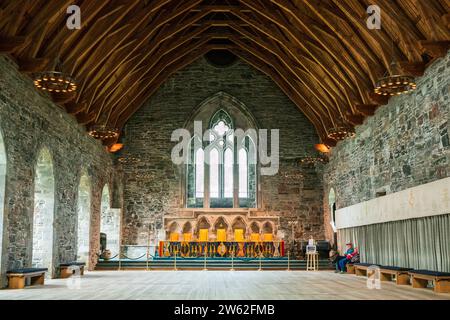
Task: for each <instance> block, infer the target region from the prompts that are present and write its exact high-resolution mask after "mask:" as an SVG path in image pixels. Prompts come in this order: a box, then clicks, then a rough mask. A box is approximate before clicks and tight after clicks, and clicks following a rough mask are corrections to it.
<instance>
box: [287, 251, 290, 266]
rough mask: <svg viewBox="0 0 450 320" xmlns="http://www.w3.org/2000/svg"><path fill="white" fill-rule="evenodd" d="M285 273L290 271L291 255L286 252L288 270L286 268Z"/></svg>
mask: <svg viewBox="0 0 450 320" xmlns="http://www.w3.org/2000/svg"><path fill="white" fill-rule="evenodd" d="M287 271H291V254H290V252H289V251H288V268H287Z"/></svg>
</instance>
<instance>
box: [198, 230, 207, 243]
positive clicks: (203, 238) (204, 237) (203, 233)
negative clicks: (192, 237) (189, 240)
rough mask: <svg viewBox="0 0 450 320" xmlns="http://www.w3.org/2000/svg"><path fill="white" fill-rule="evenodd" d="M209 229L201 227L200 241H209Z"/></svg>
mask: <svg viewBox="0 0 450 320" xmlns="http://www.w3.org/2000/svg"><path fill="white" fill-rule="evenodd" d="M208 240H209V237H208V229H200V230H199V233H198V241H202V242H204V241H208Z"/></svg>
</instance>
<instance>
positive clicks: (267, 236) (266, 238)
mask: <svg viewBox="0 0 450 320" xmlns="http://www.w3.org/2000/svg"><path fill="white" fill-rule="evenodd" d="M263 239H264V240H263V241H273V234H271V233H264V236H263Z"/></svg>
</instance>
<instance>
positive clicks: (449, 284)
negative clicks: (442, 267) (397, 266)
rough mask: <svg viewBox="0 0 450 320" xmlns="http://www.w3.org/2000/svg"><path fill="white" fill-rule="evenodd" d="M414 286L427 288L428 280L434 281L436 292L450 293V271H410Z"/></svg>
mask: <svg viewBox="0 0 450 320" xmlns="http://www.w3.org/2000/svg"><path fill="white" fill-rule="evenodd" d="M409 275H410V276H411V283H412V287H413V288H426V287H427V286H428V281H433V282H434V292H439V293H450V273H448V272H438V271H429V270H413V271H410V272H409Z"/></svg>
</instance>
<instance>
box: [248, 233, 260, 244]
mask: <svg viewBox="0 0 450 320" xmlns="http://www.w3.org/2000/svg"><path fill="white" fill-rule="evenodd" d="M250 241H252V242H259V241H261V237H260V235H259V233H252V234H250Z"/></svg>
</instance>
